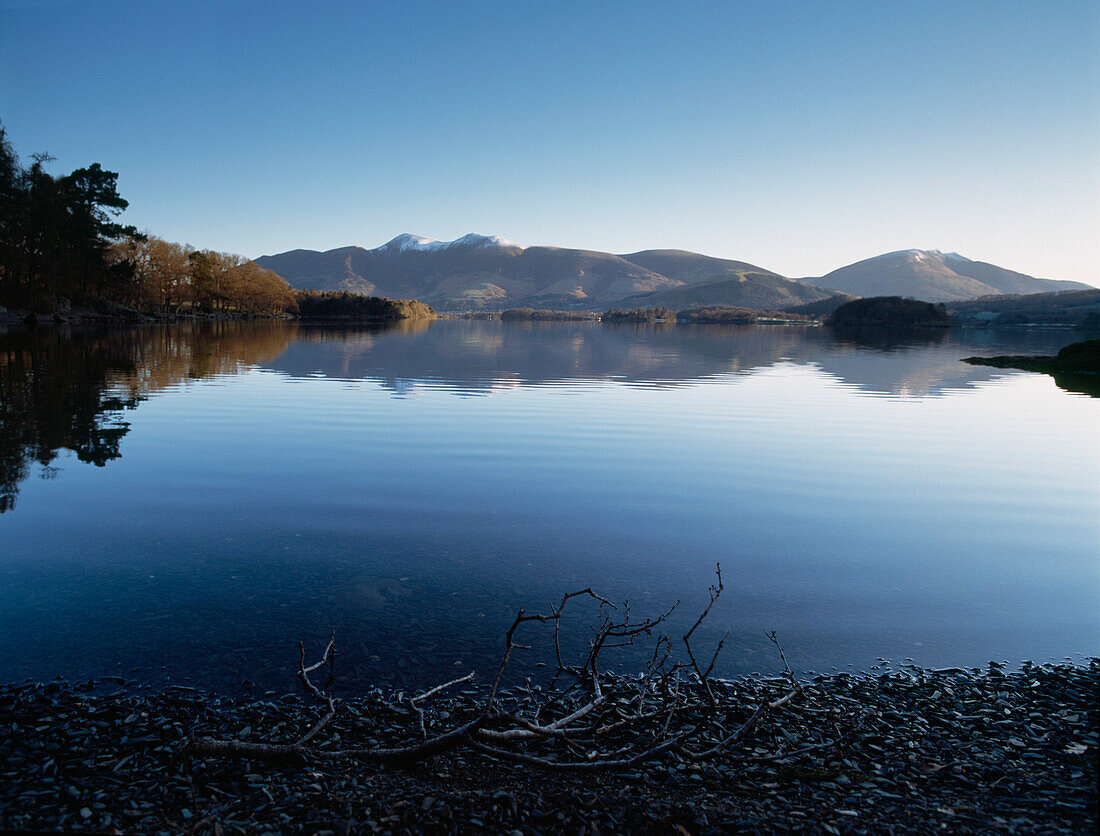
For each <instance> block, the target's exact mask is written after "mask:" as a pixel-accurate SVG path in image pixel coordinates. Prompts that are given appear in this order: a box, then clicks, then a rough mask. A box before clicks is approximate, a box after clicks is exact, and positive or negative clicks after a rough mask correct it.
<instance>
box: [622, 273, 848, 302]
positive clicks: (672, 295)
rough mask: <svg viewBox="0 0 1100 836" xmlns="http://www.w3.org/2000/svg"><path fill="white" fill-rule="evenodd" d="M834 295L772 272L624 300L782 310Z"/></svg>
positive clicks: (744, 275) (746, 275) (686, 286)
mask: <svg viewBox="0 0 1100 836" xmlns="http://www.w3.org/2000/svg"><path fill="white" fill-rule="evenodd" d="M835 295H836V294H835V293H833V292H832V291H829V290H822V289H821V288H820V287H814V286H813V285H809V284H806V283H805V282H800V281H795V280H794V279H785V278H783V277H782V276H777V275H776V274H775V273H741V274H738V275H736V276H733V277H731V278H725V279H718V280H716V281H707V282H701V283H699V284H690V285H682V286H680V287H675V288H672V289H670V290H663V291H660V292H658V293H651V294H647V295H639V296H634V297H631V298H629V299H626V300H624V301H625V302H626V303H627V304H630V305H645V306H654V305H658V306H661V307H665V308H674V309H676V310H682V309H684V308H697V307H712V306H715V305H726V306H732V307H739V308H754V309H756V310H781V309H784V308H790V307H794V306H796V305H805V304H807V303H809V302H819V301H823V300H828V299H832V298H833V297H834V296H835ZM844 298H845V299H847V298H850V297H844ZM842 301H843V300H842Z"/></svg>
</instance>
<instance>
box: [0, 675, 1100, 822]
mask: <svg viewBox="0 0 1100 836" xmlns="http://www.w3.org/2000/svg"><path fill="white" fill-rule="evenodd" d="M1098 683H1100V662H1098V661H1097V660H1092V661H1091V662H1090V663H1088V664H1087V665H1077V664H1068V663H1067V664H1063V665H1043V666H1032V665H1030V664H1024V665H1023V666H1022V668H1021V669H1020V670H1017V671H1012V672H1007V673H1006V672H1003V671H1002V670H1001V669H1000V668H998V667H997V666H991V667H990V668H989V669H988V670H986V671H978V670H974V669H971V670H965V671H964V670H961V669H950V670H941V671H930V670H922V669H918V668H915V667H913V666H891V665H889V664H884V665H882V666H880V669H879V670H876V671H871V672H869V673H866V674H836V675H830V676H820V677H815V678H814V679H812V680H811V681H809V682H807V683H805V686H806V692H805V695H804V696H803V697H802V698H800V699H798V700H796V701H792V702H791V703H790V704H788V705H786V706H784V707H783V708H782V709H781V710H779V711H777V712H776V714H775V715H774V716H773V717H770V718H769V720H768V722H766V723H763V724H761V726H760V727H759V728H758V730H757V731H756V732H754V734H753V736H752V738H751V739H750V740H749V741H748V742H747V744H746V745H745V746H743V747H741V748H740V749H735V750H733V752H731V753H726V754H722V755H719V756H717V757H715V758H714V759H712V760H709V761H706V762H704V763H699V764H694V763H688V762H683V761H680V760H678V759H677V758H676V757H675V756H673V757H672V758H671V759H668V760H663V761H655V762H650V763H647V764H644V765H642V766H640V767H638V768H636V769H635V770H634V771H632V772H627V773H598V774H588V775H577V774H572V773H548V772H546V771H544V770H538V769H535V768H531V767H526V766H522V765H518V764H512V763H498V762H494V761H492V760H490V759H488V758H487V757H485V756H482V755H479V754H476V753H474V752H471V751H469V750H465V751H457V752H452V753H448V754H446V755H441V756H437V757H435V758H432V759H430V760H428V761H424V762H422V763H420V764H417V765H415V766H413V767H410V768H408V769H405V770H396V769H392V768H382V767H378V766H370V765H363V764H361V763H357V762H352V761H323V762H318V763H307V764H272V763H257V762H250V761H237V760H221V759H214V758H196V757H186V756H185V757H179V756H178V753H179V751H180V748H181V744H182V743H183V742H184V741H185V740H186V739H187V737H188V735H191V734H203V735H213V736H220V737H229V738H236V739H242V740H253V741H267V742H281V741H285V740H288V739H291V738H293V737H294V736H295V735H297V734H300V733H301V732H302V731H304V730H305V729H307V728H309V727H310V725H311V724H312V722H313V721H314V720H315V719H316V718H317V716H318V711H317V707H316V706H315V705H313V704H311V703H310V702H308V701H307V700H306V699H305V697H304V696H298V695H286V696H280V695H277V694H274V693H271V692H268V693H267V694H266V695H264V696H262V697H258V698H256V699H247V700H246V699H237V698H230V697H223V696H217V695H211V694H203V693H200V692H197V691H194V690H191V689H187V688H181V687H172V688H165V689H161V690H156V691H154V690H147V689H143V688H139V687H136V686H134V685H132V684H130V683H126V682H122V681H116V680H99V681H94V682H86V683H65V682H52V683H30V682H28V683H23V684H18V685H6V686H0V827H2V828H5V829H24V830H32V831H34V830H38V831H58V830H60V831H87V832H99V833H165V834H175V833H204V834H207V833H209V834H229V833H249V834H251V833H268V832H269V833H307V834H326V835H327V834H341V836H343V834H351V833H394V834H397V833H421V832H426V833H475V832H477V833H481V832H492V833H509V834H528V833H545V832H553V833H569V834H584V833H590V834H595V833H623V832H635V833H690V834H695V833H727V832H745V833H772V832H811V833H822V832H824V833H831V834H838V833H913V832H934V831H935V832H951V833H991V832H992V833H997V832H1004V833H1093V832H1095V830H1096V825H1097V789H1096V781H1097V733H1098V717H1097V711H1098ZM783 688H784V683H782V682H781V681H779V680H776V679H767V678H755V679H743V680H737V681H734V682H729V683H725V684H724V685H723V687H722V689H721V701H722V710H723V711H724V712H725V713H726V716H728V717H729V718H730V720H731V722H733V721H737V720H738V719H739V718H742V717H744V716H747V715H748V713H750V712H751V710H752V709H753V707H755V706H756V705H757V704H759V702H760V701H761V700H762V699H774V698H775V696H776V695H777V694H779V693H781V692H782V689H783ZM477 698H478V692H477V691H476V689H469V690H467V691H462V692H459V693H457V694H454V695H452V696H450V697H448V698H446V699H441V698H440V699H435V700H433V708H432V710H431V712H430V715H429V720H428V722H429V724H432V726H431V727H436V728H446V727H448V726H451V727H453V726H454V725H457V724H458V723H460V722H462V720H463V718H465V717H468V716H471V715H472V714H473V713H475V712H476V711H477V706H478V702H477ZM411 713H412V712H408V714H411ZM853 729H854V731H853ZM415 730H416V720H415V718H413V717H410V716H405V715H403V714H402V712H401V710H400V706H399V705H397V704H396V703H395V702H394V700H393V699H392V696H391V695H385V696H384V695H382V694H381V693H380V692H376V693H374V694H371V695H368V696H365V697H356V698H354V699H349V700H347V701H343V702H341V703H340V713H339V715H338V716H337V719H336V720H335V721H334V722H333V724H332V726H331V727H330V729H329V730H327V731H326V734H328V735H329V738H330V741H331V744H332V745H334V746H335V745H337V744H338V742H339V741H341V740H342V741H344V742H347V741H349V740H351V739H358V740H363V739H369V740H371V741H374V742H377V743H379V744H392V743H396V742H399V741H406V742H408V741H411V740H414V739H415V734H416V731H415ZM845 732H847V736H846V737H845V736H844V733H845ZM837 733H840V734H841V737H842V738H843V740H842V742H841V744H840V745H839V746H836V747H829V748H824V749H818V750H814V751H811V752H807V753H805V754H802V755H798V756H796V757H793V758H790V759H784V760H748V761H746V760H744V757H745V756H748V757H754V756H756V757H767V756H769V755H771V754H775V753H778V752H782V751H791V750H794V749H798V748H803V747H805V746H807V745H812V744H813V743H815V742H818V741H821V740H826V739H830V737H835V736H836V734H837ZM326 745H328V744H326ZM738 756H741V757H740V759H739V757H738Z"/></svg>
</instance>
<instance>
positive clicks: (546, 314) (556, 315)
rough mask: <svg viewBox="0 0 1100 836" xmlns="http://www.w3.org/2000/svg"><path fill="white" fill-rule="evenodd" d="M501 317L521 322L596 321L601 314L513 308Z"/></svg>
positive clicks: (504, 312) (502, 313)
mask: <svg viewBox="0 0 1100 836" xmlns="http://www.w3.org/2000/svg"><path fill="white" fill-rule="evenodd" d="M500 318H501V319H504V320H511V321H521V322H594V321H595V320H596V319H598V318H599V314H597V313H595V312H593V311H549V310H542V309H538V308H511V309H509V310H507V311H502V312H501V314H500Z"/></svg>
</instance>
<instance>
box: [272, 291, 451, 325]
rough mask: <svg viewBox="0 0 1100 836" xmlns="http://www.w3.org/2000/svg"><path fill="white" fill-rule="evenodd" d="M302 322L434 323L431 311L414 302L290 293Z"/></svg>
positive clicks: (340, 293)
mask: <svg viewBox="0 0 1100 836" xmlns="http://www.w3.org/2000/svg"><path fill="white" fill-rule="evenodd" d="M293 295H294V302H295V308H296V310H297V311H298V316H300V317H301V318H302V319H372V320H390V319H434V318H435V311H434V310H432V309H431V307H429V306H428V305H425V304H424V303H423V302H419V301H417V300H415V299H385V298H383V297H381V296H363V295H361V294H358V293H348V292H347V291H335V290H326V291H321V290H296V291H293Z"/></svg>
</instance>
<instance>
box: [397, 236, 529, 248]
mask: <svg viewBox="0 0 1100 836" xmlns="http://www.w3.org/2000/svg"><path fill="white" fill-rule="evenodd" d="M448 247H511V248H516V249H520V250H522V249H523V247H521V246H520V245H519V244H517V243H515V242H514V241H509V240H508V239H507V238H501V237H500V236H499V235H478V234H476V233H473V232H471V233H470V234H469V235H463V236H462V237H461V238H456V239H455V240H454V241H439V240H437V239H435V238H425V237H424V236H422V235H411V234H409V233H408V232H403V233H402V234H400V235H398V236H397V237H396V238H394V239H393V240H392V241H387V242H386V243H385V244H383V245H382V246H381V247H378V249H380V250H389V251H390V252H407V251H409V250H419V251H421V252H433V251H435V250H444V249H447V248H448Z"/></svg>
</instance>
